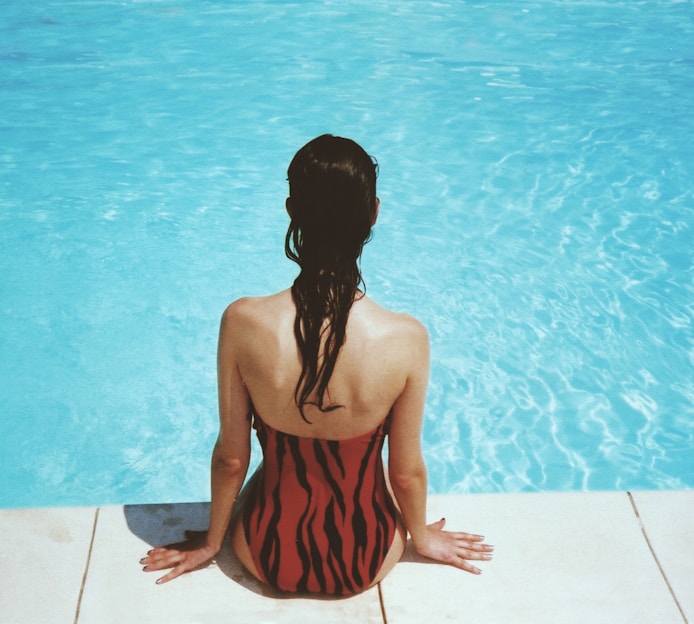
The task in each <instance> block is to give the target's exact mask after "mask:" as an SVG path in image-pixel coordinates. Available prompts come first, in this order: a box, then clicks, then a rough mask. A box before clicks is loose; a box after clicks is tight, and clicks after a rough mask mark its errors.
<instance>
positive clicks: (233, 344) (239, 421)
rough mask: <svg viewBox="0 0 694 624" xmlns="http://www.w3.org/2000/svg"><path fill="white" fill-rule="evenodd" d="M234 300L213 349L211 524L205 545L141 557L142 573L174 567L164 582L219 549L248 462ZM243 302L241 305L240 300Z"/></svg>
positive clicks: (203, 561) (248, 406) (247, 419)
mask: <svg viewBox="0 0 694 624" xmlns="http://www.w3.org/2000/svg"><path fill="white" fill-rule="evenodd" d="M239 304H240V302H235V303H232V304H231V305H230V306H229V307H228V308H227V309H226V310H225V312H224V315H223V316H222V322H221V327H220V332H219V345H218V349H217V382H218V393H219V436H218V437H217V441H216V443H215V445H214V450H213V451H212V460H211V467H210V473H211V488H212V502H211V506H210V527H209V530H208V531H207V534H206V537H205V540H204V543H200V542H198V543H197V544H190V547H188V548H186V547H182V546H181V545H174V546H171V547H166V546H165V547H160V548H154V549H152V550H150V551H149V552H148V553H147V556H146V557H144V558H143V559H141V560H140V563H142V564H145V567H144V570H145V572H153V571H156V570H163V569H167V568H173V569H172V570H171V571H170V572H169V573H168V574H166V575H165V576H163V577H162V578H160V579H159V580H157V583H159V584H161V583H166V582H167V581H170V580H173V579H175V578H176V577H177V576H180V575H181V574H183V573H184V572H189V571H191V570H195V569H197V568H200V567H202V566H204V564H206V563H208V562H209V561H210V560H211V559H212V558H213V557H214V556H215V555H216V554H217V553H218V552H219V551H220V549H221V547H222V542H223V541H224V536H225V534H226V532H227V528H228V526H229V521H230V519H231V514H232V509H233V506H234V503H235V501H236V498H237V497H238V494H239V491H240V490H241V486H242V485H243V481H244V479H245V478H246V472H247V471H248V464H249V462H250V453H251V450H250V448H251V447H250V432H251V422H250V410H251V401H250V397H249V395H248V391H247V390H246V387H245V386H244V384H243V380H242V378H241V374H240V373H239V368H238V361H239V360H238V358H239V353H238V347H239V336H243V335H244V332H243V330H242V328H240V327H239V325H242V324H243V323H242V319H241V318H239V314H238V309H237V308H238V307H239ZM241 305H242V304H241Z"/></svg>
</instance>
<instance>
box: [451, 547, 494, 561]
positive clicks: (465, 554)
mask: <svg viewBox="0 0 694 624" xmlns="http://www.w3.org/2000/svg"><path fill="white" fill-rule="evenodd" d="M456 554H457V555H458V557H461V558H462V559H473V560H476V561H491V558H492V553H489V552H480V551H477V550H469V549H467V548H463V549H461V550H459V551H458V552H457V553H456Z"/></svg>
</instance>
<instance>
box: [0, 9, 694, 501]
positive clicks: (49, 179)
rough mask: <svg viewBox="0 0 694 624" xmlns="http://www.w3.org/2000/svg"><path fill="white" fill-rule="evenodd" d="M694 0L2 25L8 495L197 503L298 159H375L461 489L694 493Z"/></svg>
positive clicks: (436, 424)
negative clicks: (224, 370) (238, 307)
mask: <svg viewBox="0 0 694 624" xmlns="http://www.w3.org/2000/svg"><path fill="white" fill-rule="evenodd" d="M692 8H693V7H692V3H691V2H659V3H655V2H651V3H632V2H606V1H598V0H596V1H592V2H581V3H566V2H554V1H546V2H533V3H525V2H520V3H518V2H506V1H503V2H495V3H488V4H485V3H479V4H469V3H446V2H441V3H427V2H412V3H398V2H395V1H394V0H393V1H384V2H376V3H373V2H370V3H366V2H357V3H347V4H342V3H333V2H313V1H311V2H306V3H297V4H290V3H283V2H258V3H235V2H232V3H219V2H205V1H203V2H190V1H184V0H180V1H175V0H172V1H171V2H167V1H163V0H162V1H140V2H121V3H99V2H93V1H89V0H84V1H82V2H69V3H66V2H38V3H24V4H20V3H10V4H8V5H5V6H3V7H2V8H1V9H0V15H2V17H3V19H2V20H0V23H1V24H2V25H1V26H0V29H1V30H2V38H1V39H0V41H2V43H0V76H1V77H2V81H3V84H4V85H5V89H3V90H2V91H1V92H0V111H2V119H3V121H2V122H0V129H1V130H2V137H3V138H2V144H3V150H2V154H0V171H1V173H0V189H2V192H1V193H0V208H2V209H1V210H0V241H1V242H2V250H3V253H2V259H1V260H0V274H1V275H2V276H3V277H2V281H1V282H0V290H1V302H2V307H1V308H0V324H1V325H0V335H1V336H2V337H1V338H0V361H2V364H3V366H2V371H1V372H2V375H1V378H2V381H0V401H1V403H0V409H1V410H2V413H3V415H4V418H5V422H6V431H5V433H4V435H3V436H2V441H0V455H1V456H2V457H3V462H4V465H3V471H2V477H0V479H2V481H1V482H0V483H1V485H2V487H1V489H0V492H1V493H2V496H1V497H0V505H2V506H31V505H63V504H103V503H109V502H128V503H137V502H154V501H162V500H166V501H171V502H173V501H182V500H201V499H205V498H207V497H208V495H209V491H208V483H207V480H208V456H209V452H210V449H211V446H212V443H213V441H214V437H215V435H216V394H215V393H216V388H215V348H216V333H217V324H218V319H219V317H220V315H221V312H222V310H223V309H224V307H225V305H226V304H227V303H228V302H229V301H230V300H232V299H234V298H236V297H238V296H241V295H244V294H264V293H268V292H271V291H273V290H277V289H280V288H284V287H285V286H287V285H288V284H289V283H290V281H291V280H292V279H293V276H294V268H293V266H292V265H291V263H289V262H288V261H287V260H286V259H285V258H284V254H283V238H284V231H285V229H286V225H287V217H286V214H285V213H284V208H283V204H284V197H285V194H286V181H285V177H286V166H287V164H288V162H289V160H290V159H291V157H292V155H293V154H294V152H295V151H296V149H298V147H300V146H301V145H302V144H303V143H305V142H306V141H307V140H308V139H310V138H312V137H313V136H315V135H317V134H319V133H322V132H332V133H335V134H342V135H346V136H350V137H353V138H354V139H356V140H357V141H359V142H360V143H362V144H363V145H364V147H365V148H366V149H367V150H368V151H370V152H372V153H373V154H374V155H375V156H376V157H377V159H378V161H379V165H380V177H379V195H380V197H381V201H382V212H381V216H380V220H379V223H378V224H377V226H376V229H375V234H374V239H373V241H372V242H371V243H370V244H369V245H368V246H367V248H366V250H365V256H364V261H363V268H364V275H365V278H366V282H367V288H368V293H369V294H370V295H371V296H373V297H374V298H375V299H376V300H378V301H379V302H381V303H383V304H384V305H387V306H390V307H393V308H395V309H398V310H403V311H407V312H410V313H412V314H415V315H416V316H418V317H419V318H420V319H422V321H423V322H424V323H425V324H426V326H427V327H428V328H429V331H430V334H431V339H432V360H433V362H432V379H431V390H430V394H429V398H428V402H427V411H426V422H425V431H424V447H425V453H426V457H427V463H428V465H429V469H430V485H431V489H432V490H433V491H436V492H491V491H529V490H583V489H589V490H597V489H625V488H660V489H667V488H683V487H694V454H693V451H692V448H693V446H694V430H693V427H694V424H693V423H694V328H693V319H694V303H693V302H694V282H693V279H692V271H693V266H694V252H693V251H692V245H691V240H692V229H693V226H694V197H693V193H692V189H691V180H692V179H694V171H693V170H692V164H693V163H694V154H693V150H692V143H691V140H690V137H691V135H692V133H693V131H694V128H693V127H692V124H693V122H692V119H694V103H693V100H692V98H691V97H689V96H690V94H691V91H692V87H694V83H693V81H692V66H693V65H694V48H692V43H691V42H692V41H694V22H692V20H691V13H692Z"/></svg>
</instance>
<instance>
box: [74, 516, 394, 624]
mask: <svg viewBox="0 0 694 624" xmlns="http://www.w3.org/2000/svg"><path fill="white" fill-rule="evenodd" d="M208 509H209V507H208V505H207V504H179V505H139V506H126V507H125V508H124V507H120V506H118V507H102V508H101V509H100V513H99V521H98V525H97V531H96V538H95V540H94V547H93V551H92V559H91V564H90V569H89V576H88V579H87V584H86V586H85V594H84V597H83V599H82V609H81V612H80V618H79V624H109V623H114V624H122V623H123V622H147V623H149V622H166V623H167V624H177V623H180V624H198V623H200V624H204V623H207V622H210V623H212V622H214V623H215V624H217V623H218V622H254V623H256V622H257V623H270V622H272V623H285V622H286V623H294V622H299V623H301V624H313V623H314V622H315V623H321V624H324V623H325V622H359V623H360V624H361V623H364V624H372V623H373V624H381V622H382V621H383V620H382V617H381V608H380V603H379V598H378V590H377V589H372V590H370V591H368V592H365V593H364V594H361V595H359V596H356V597H353V598H348V599H341V600H321V599H315V598H296V597H289V598H285V597H280V595H279V594H275V593H273V592H272V591H269V590H267V589H266V588H264V587H263V586H262V585H261V584H260V583H258V582H256V581H255V580H254V579H252V577H250V576H249V575H247V574H246V573H245V572H244V570H243V568H242V566H241V565H240V564H239V563H238V561H237V560H236V559H235V557H233V555H231V554H230V550H229V549H226V550H225V552H226V554H225V555H223V556H220V557H219V559H218V565H215V566H210V567H209V568H206V569H204V570H199V571H197V572H194V573H192V574H188V575H185V576H183V577H181V578H178V579H176V580H175V581H172V582H171V583H167V584H165V585H162V586H157V585H155V583H154V581H155V579H156V578H158V576H161V575H162V574H160V573H157V572H155V573H152V574H148V573H144V572H142V571H141V566H140V565H139V564H138V561H139V559H140V558H141V557H143V556H144V555H145V553H146V552H147V550H149V549H150V548H151V547H152V546H153V545H161V544H166V543H171V542H175V541H180V540H181V539H182V538H183V531H184V530H185V529H191V530H200V529H204V528H206V527H207V518H208Z"/></svg>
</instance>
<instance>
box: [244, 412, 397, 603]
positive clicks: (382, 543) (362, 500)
mask: <svg viewBox="0 0 694 624" xmlns="http://www.w3.org/2000/svg"><path fill="white" fill-rule="evenodd" d="M387 422H388V419H386V420H385V421H384V422H382V423H381V424H380V425H379V426H378V427H377V428H376V429H375V430H373V431H371V432H369V433H365V434H363V435H361V436H357V437H354V438H350V439H347V440H322V439H315V438H302V437H299V436H295V435H291V434H287V433H283V432H281V431H277V430H276V429H273V428H272V427H270V426H269V425H267V424H265V423H264V422H263V421H262V420H261V419H260V418H259V417H257V416H254V424H253V426H254V427H255V429H256V431H257V435H258V440H259V441H260V445H261V447H262V450H263V463H262V465H261V467H260V469H259V474H258V475H257V478H256V479H254V484H253V488H252V491H250V492H249V494H248V498H247V500H246V503H245V505H244V511H243V527H244V533H245V536H246V541H247V543H248V546H249V548H250V551H251V554H252V556H253V560H254V562H255V565H256V568H257V569H258V571H259V573H260V574H261V575H262V576H263V577H264V579H265V581H266V582H267V583H268V584H270V585H272V586H274V587H277V588H279V589H282V590H285V591H290V592H318V593H327V594H353V593H356V592H359V591H362V590H363V589H366V588H367V587H368V586H369V585H370V584H371V582H372V581H373V579H374V578H375V577H376V575H377V573H378V570H379V569H380V567H381V564H382V563H383V559H384V558H385V556H386V554H387V553H388V551H389V549H390V546H391V544H392V541H393V537H394V535H395V530H396V523H397V512H396V510H395V506H394V504H393V501H392V499H391V497H390V494H389V492H388V489H387V487H386V481H385V475H384V471H383V462H382V459H381V450H382V448H383V442H384V439H385V435H386V433H387Z"/></svg>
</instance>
